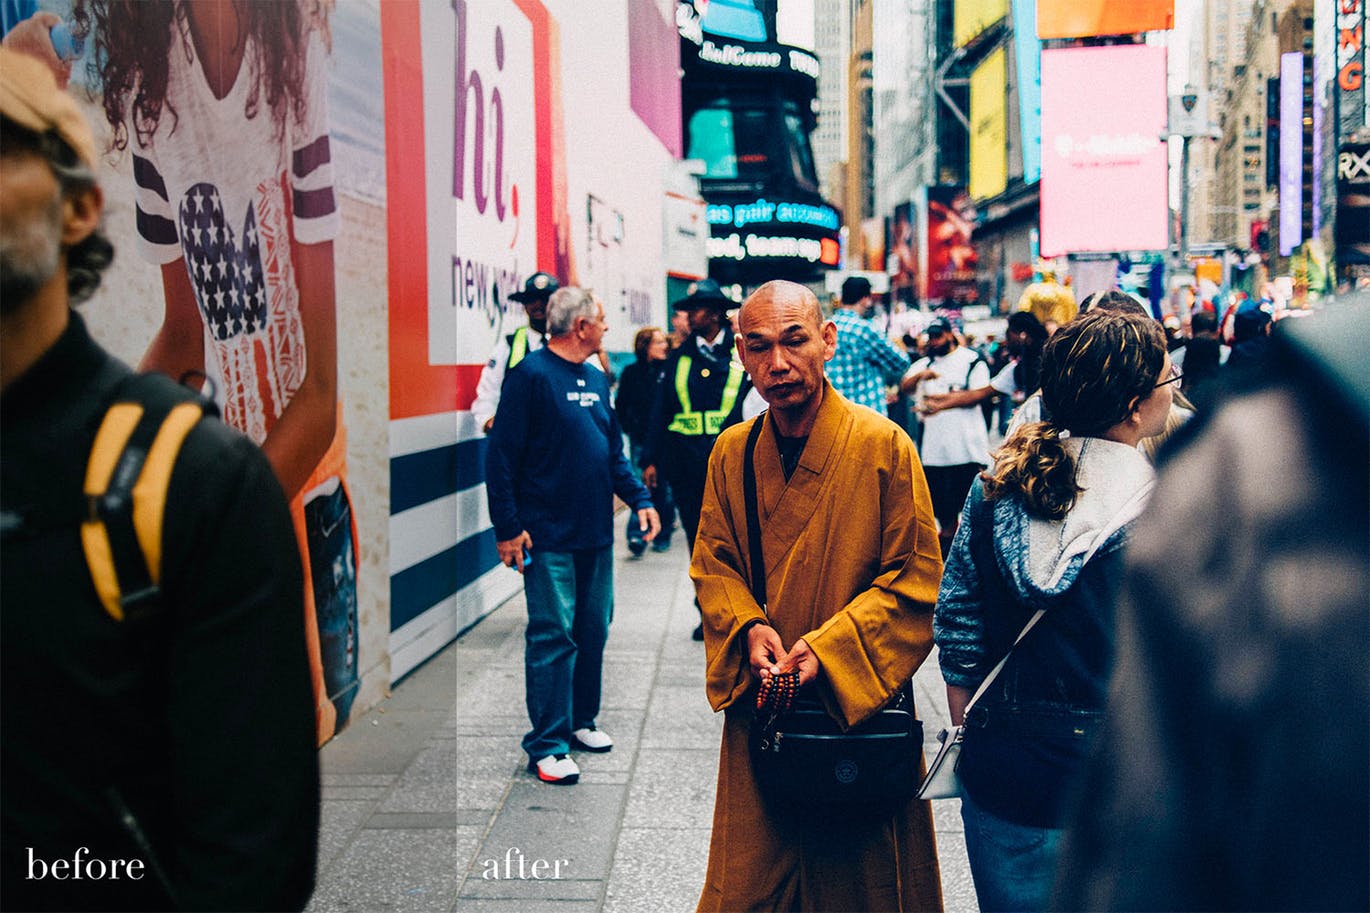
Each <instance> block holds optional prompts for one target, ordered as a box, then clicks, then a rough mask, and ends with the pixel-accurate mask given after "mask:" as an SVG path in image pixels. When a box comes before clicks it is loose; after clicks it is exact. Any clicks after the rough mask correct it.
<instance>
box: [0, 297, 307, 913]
mask: <svg viewBox="0 0 1370 913" xmlns="http://www.w3.org/2000/svg"><path fill="white" fill-rule="evenodd" d="M128 374H129V370H128V368H126V367H125V366H123V365H122V364H120V363H119V362H117V361H115V360H114V359H113V358H111V357H110V356H109V355H108V354H107V353H105V352H104V350H102V349H101V348H100V347H99V346H98V345H96V344H95V342H94V341H92V339H91V338H90V336H89V335H88V334H87V332H86V329H85V326H84V324H83V323H82V321H81V318H80V317H79V316H77V315H75V314H72V318H71V325H70V327H69V328H68V329H67V331H66V332H65V333H64V335H63V336H62V337H61V339H60V340H59V341H58V342H57V344H56V345H55V346H54V347H53V348H52V349H51V350H49V351H48V352H47V353H46V354H45V355H44V356H43V357H42V359H41V360H40V361H39V362H38V363H37V364H35V365H34V367H33V368H32V369H31V370H29V371H28V372H27V373H25V374H24V376H23V377H21V378H19V379H18V380H17V381H15V382H14V383H13V384H12V385H11V386H10V388H9V389H8V390H6V391H5V393H4V395H3V398H0V508H3V513H4V520H5V528H6V529H5V536H4V541H3V550H2V551H0V568H3V572H2V574H0V652H2V653H3V659H2V660H0V701H3V713H0V759H2V761H0V766H3V771H4V776H3V781H0V813H2V817H3V841H2V844H3V845H2V847H0V860H2V863H3V868H2V869H0V883H3V886H4V887H3V894H0V903H3V905H4V908H5V909H14V910H43V909H60V910H87V909H100V910H161V909H171V908H176V907H180V908H184V909H197V910H205V909H216V910H217V909H241V910H298V909H301V908H302V907H303V905H304V904H305V902H306V901H307V900H308V898H309V895H310V893H311V891H312V889H313V883H314V865H315V852H316V849H317V828H318V818H319V780H318V776H319V774H318V755H317V750H316V747H315V737H314V713H313V703H314V702H313V696H312V691H311V685H310V677H309V666H308V660H307V657H306V652H305V637H304V615H303V607H302V594H303V586H304V584H303V578H302V575H301V570H300V562H299V558H298V549H297V546H296V543H295V537H294V534H293V531H292V526H291V521H290V516H289V514H288V512H287V507H286V502H285V498H284V496H283V494H282V492H281V489H280V486H279V484H278V483H277V482H276V479H275V476H274V475H273V474H272V471H271V467H270V465H269V464H268V463H267V461H266V459H265V457H264V456H263V455H262V454H261V452H260V451H259V450H258V449H257V448H256V447H255V446H254V445H253V444H252V443H251V442H250V441H249V440H247V439H246V438H245V437H243V436H242V435H240V434H238V433H237V432H235V431H233V430H231V429H229V428H228V427H226V426H225V425H223V424H222V423H221V422H219V421H218V420H216V419H206V420H203V421H201V422H199V424H197V425H196V426H195V428H194V429H193V430H192V431H191V433H190V435H189V436H188V437H187V438H186V441H185V443H184V445H183V448H182V450H181V453H180V456H179V458H178V460H177V462H176V465H175V468H174V470H173V473H172V476H171V482H170V488H169V490H168V494H167V506H166V512H165V524H164V528H163V536H162V549H163V560H162V566H163V568H164V573H163V579H162V598H163V603H162V607H161V609H160V610H158V612H157V614H155V615H154V616H152V617H151V618H149V619H148V620H147V621H146V622H145V623H142V624H139V623H134V622H116V621H114V620H113V619H112V618H110V616H108V615H107V614H106V613H105V611H104V609H103V608H102V607H101V605H100V603H99V601H98V599H97V597H96V595H95V591H94V588H93V585H92V583H91V579H90V573H89V571H88V569H87V565H86V562H85V558H84V556H83V553H82V549H81V544H80V538H79V529H78V525H77V524H78V522H79V517H80V515H81V514H80V509H81V499H80V494H79V493H80V491H81V486H82V478H83V475H84V472H85V465H86V460H87V457H88V455H89V452H90V447H91V444H92V441H93V438H94V434H95V430H96V427H97V426H98V423H99V421H100V419H101V418H102V417H103V414H104V410H105V407H106V404H107V400H108V398H109V396H110V395H111V392H112V390H113V388H114V387H115V385H117V384H118V383H119V382H120V380H121V379H122V378H124V377H126V376H127V375H128ZM134 822H136V824H135V823H134ZM135 832H140V833H141V835H142V838H143V841H144V842H142V843H140V840H139V839H138V837H136V836H135ZM80 847H86V848H87V849H88V850H89V854H88V855H89V857H93V858H96V859H102V860H109V859H122V860H130V859H138V860H142V861H143V863H144V866H145V869H146V871H145V874H144V877H143V878H142V879H140V880H130V879H129V878H127V877H123V878H121V879H120V880H118V881H114V880H110V879H108V878H106V879H103V880H90V879H82V880H74V879H66V880H60V881H59V880H55V879H53V878H51V877H49V878H46V879H42V880H36V879H29V878H26V875H27V874H28V867H29V855H30V853H31V854H32V855H33V856H34V857H35V858H37V859H41V860H44V861H45V862H47V863H49V864H51V863H52V862H54V861H55V860H57V859H66V860H71V859H72V858H73V857H74V855H75V854H76V852H77V851H78V848H80ZM149 851H150V852H149ZM157 869H160V870H161V872H163V873H165V875H166V880H167V881H168V882H169V883H170V888H171V892H172V893H173V895H174V896H168V892H167V891H166V890H165V889H164V886H163V884H162V881H161V879H159V877H158V872H157V871H156V870H157Z"/></svg>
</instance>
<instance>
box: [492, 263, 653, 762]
mask: <svg viewBox="0 0 1370 913" xmlns="http://www.w3.org/2000/svg"><path fill="white" fill-rule="evenodd" d="M607 329H608V324H607V323H606V322H605V320H604V303H603V302H602V301H600V300H599V299H598V298H596V297H595V296H594V295H593V294H591V293H590V292H588V291H586V290H585V289H580V288H576V287H574V286H567V287H565V288H561V289H558V290H557V291H556V292H555V293H554V294H553V295H552V297H551V298H550V299H549V300H548V302H547V344H546V345H544V346H543V347H542V348H540V349H538V350H537V351H536V352H533V353H531V354H530V355H529V356H528V357H527V358H525V359H523V360H522V361H520V362H519V363H518V364H516V365H514V367H513V368H511V369H510V370H509V373H508V374H506V375H505V377H504V389H503V391H502V392H501V394H500V406H499V410H500V411H499V420H498V421H496V422H495V424H494V427H493V428H491V431H490V446H489V448H488V449H487V450H486V454H485V478H486V481H485V489H486V496H487V498H488V501H489V506H490V521H491V524H492V525H493V526H494V528H495V540H496V547H497V548H498V549H499V559H500V562H501V563H502V564H505V565H507V566H508V567H512V568H513V569H514V570H516V571H518V572H519V573H520V574H523V589H524V595H525V597H526V602H527V604H528V628H527V631H526V633H525V646H526V649H525V651H524V680H525V686H524V690H525V694H524V697H525V700H526V703H527V706H528V718H529V720H530V721H531V723H532V729H530V730H529V731H528V734H527V735H525V736H524V737H523V750H524V751H525V752H527V754H528V770H529V771H530V772H532V773H534V774H536V775H537V777H538V779H540V780H542V781H543V782H544V783H553V784H559V785H571V784H574V783H576V782H578V781H579V780H580V767H579V766H578V765H577V764H576V762H575V760H574V759H572V758H571V756H570V750H571V749H572V748H573V747H574V748H576V749H578V750H581V751H588V752H605V751H610V750H612V749H613V747H614V740H613V739H612V738H611V737H610V736H609V734H608V733H606V732H604V731H603V730H601V729H599V728H598V727H597V726H596V724H595V718H596V717H597V716H598V715H599V709H600V697H601V693H602V687H603V683H602V680H601V674H602V672H603V668H604V645H605V643H606V642H607V641H608V639H609V622H610V620H611V619H612V618H613V615H614V548H613V546H614V495H618V496H619V497H620V498H622V499H623V500H624V502H626V503H627V504H628V505H629V507H630V508H631V509H632V511H633V513H634V515H635V516H636V518H637V521H638V523H639V525H640V528H641V531H642V538H643V540H644V541H647V542H650V541H652V539H653V538H655V537H656V534H657V533H658V532H659V531H660V530H661V520H660V518H659V517H658V516H657V512H656V508H654V507H652V497H651V495H650V494H649V493H648V492H647V489H646V488H644V487H643V486H642V483H641V482H639V481H638V480H637V476H636V475H635V474H634V473H633V470H632V467H631V466H629V465H628V458H627V457H625V456H624V455H623V432H622V431H621V430H620V429H619V426H618V418H617V416H616V415H615V414H614V410H613V409H612V408H611V407H610V405H609V382H608V380H607V378H606V377H605V375H604V372H603V371H602V370H600V369H599V368H598V367H592V366H591V365H590V364H587V362H588V361H589V360H590V359H592V358H594V357H595V355H596V353H598V352H599V351H600V349H601V348H602V347H603V344H604V333H605V331H606V330H607ZM530 554H531V555H532V557H531V558H530Z"/></svg>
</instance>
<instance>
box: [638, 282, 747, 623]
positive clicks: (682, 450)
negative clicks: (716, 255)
mask: <svg viewBox="0 0 1370 913" xmlns="http://www.w3.org/2000/svg"><path fill="white" fill-rule="evenodd" d="M735 303H736V302H734V301H733V300H732V299H731V298H729V297H727V296H726V295H724V294H723V290H722V289H720V288H719V287H718V283H717V282H715V281H714V280H712V279H701V280H700V281H699V282H694V283H691V284H690V287H689V290H688V293H687V294H686V296H685V297H684V298H682V299H680V300H679V301H677V302H676V303H675V305H674V307H675V309H676V310H677V311H686V312H688V313H689V317H690V335H689V338H687V339H686V340H685V342H684V343H683V344H682V345H681V346H680V347H679V348H677V349H676V350H675V351H674V352H673V353H671V357H670V360H669V361H668V362H667V364H666V374H665V377H664V382H663V383H662V384H661V386H660V388H659V389H658V391H657V397H656V402H655V403H654V404H653V406H652V412H651V418H650V419H649V420H648V431H647V434H648V437H647V446H646V449H645V451H644V452H643V455H642V466H643V470H642V480H643V481H644V482H646V483H647V487H648V488H654V487H655V486H656V483H657V477H658V473H660V475H661V476H662V477H664V479H665V481H667V482H669V483H670V485H671V494H672V495H674V497H675V503H676V510H677V511H678V512H679V514H680V523H681V525H682V526H684V527H685V539H686V542H688V543H689V546H690V550H691V551H693V550H694V542H695V530H696V528H698V526H699V508H700V505H701V503H702V502H703V500H704V479H705V476H706V475H707V473H708V470H709V451H711V450H713V446H714V439H715V438H717V437H718V433H719V432H720V431H722V430H723V429H724V428H725V427H726V426H727V425H730V424H732V423H733V422H735V421H737V419H738V417H739V416H740V414H741V407H742V400H743V398H744V397H745V396H746V395H747V391H748V389H750V387H751V384H750V381H749V380H748V379H747V374H746V372H745V371H744V370H743V369H742V365H741V364H740V363H738V362H737V361H736V360H735V359H734V357H733V328H732V325H731V324H730V323H729V321H728V309H729V308H732V307H733V306H734V305H735ZM694 639H695V640H703V639H704V630H703V628H695V631H694Z"/></svg>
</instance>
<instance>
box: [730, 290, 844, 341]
mask: <svg viewBox="0 0 1370 913" xmlns="http://www.w3.org/2000/svg"><path fill="white" fill-rule="evenodd" d="M777 308H778V309H782V310H784V311H786V312H788V313H790V314H791V315H793V316H795V317H799V318H802V319H803V320H804V321H805V322H806V323H808V324H809V326H810V327H811V328H812V329H813V330H815V331H817V330H818V328H819V327H821V326H822V325H823V307H822V305H820V304H819V303H818V296H817V295H815V294H814V293H813V292H811V291H810V290H809V289H808V288H807V287H805V286H802V285H800V284H799V283H798V282H789V281H787V280H785V279H773V280H771V281H770V282H767V283H766V284H765V285H763V286H761V287H760V288H758V289H757V290H756V291H754V292H752V293H751V294H750V295H748V296H747V300H746V301H744V302H742V307H741V309H740V310H739V311H738V312H737V325H738V328H739V330H741V329H742V327H743V326H744V325H745V323H746V321H747V315H748V313H749V312H750V313H753V314H754V313H756V312H757V311H759V310H767V311H769V310H771V309H777Z"/></svg>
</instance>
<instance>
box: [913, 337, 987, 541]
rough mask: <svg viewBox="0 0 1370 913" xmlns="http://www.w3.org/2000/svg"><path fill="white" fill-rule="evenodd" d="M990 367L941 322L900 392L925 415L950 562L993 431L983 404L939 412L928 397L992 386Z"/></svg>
mask: <svg viewBox="0 0 1370 913" xmlns="http://www.w3.org/2000/svg"><path fill="white" fill-rule="evenodd" d="M989 381H990V376H989V363H988V362H986V361H985V359H984V358H983V357H981V356H980V354H979V353H977V352H976V351H975V350H974V349H972V348H970V347H969V346H962V345H960V344H959V343H958V342H957V339H956V334H955V333H953V332H952V329H951V324H949V323H947V321H945V320H942V319H940V318H939V319H937V320H934V321H933V322H932V324H931V325H930V326H929V327H928V354H927V356H926V357H924V358H920V359H918V360H917V361H915V362H914V363H913V367H911V368H909V373H908V374H906V375H904V380H903V382H902V383H901V387H902V389H903V391H904V392H905V393H912V394H913V397H914V408H915V409H917V410H918V412H919V413H920V414H921V415H922V419H923V438H922V442H921V443H920V444H919V448H918V450H919V454H918V455H919V456H920V457H921V458H922V460H923V471H924V472H925V473H927V477H928V488H929V489H931V490H932V512H933V513H934V514H936V515H937V526H938V537H939V538H940V539H941V542H942V555H943V556H944V557H945V556H946V554H947V551H948V550H949V549H950V548H951V540H952V537H953V536H955V535H956V525H957V522H958V521H959V519H960V516H961V508H962V506H963V505H964V504H965V502H966V494H967V492H969V491H970V486H971V483H972V482H974V481H975V476H976V475H977V474H978V473H979V472H980V471H981V470H983V469H984V468H985V467H986V466H987V465H988V464H989V431H988V429H987V428H986V426H985V416H984V413H982V412H981V411H980V407H979V405H977V404H975V403H972V404H970V405H966V406H959V407H952V408H947V409H938V408H936V407H934V406H932V405H930V404H926V403H925V402H924V399H925V397H928V396H931V395H934V394H938V393H952V392H954V391H957V390H978V389H979V388H981V387H986V386H989Z"/></svg>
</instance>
